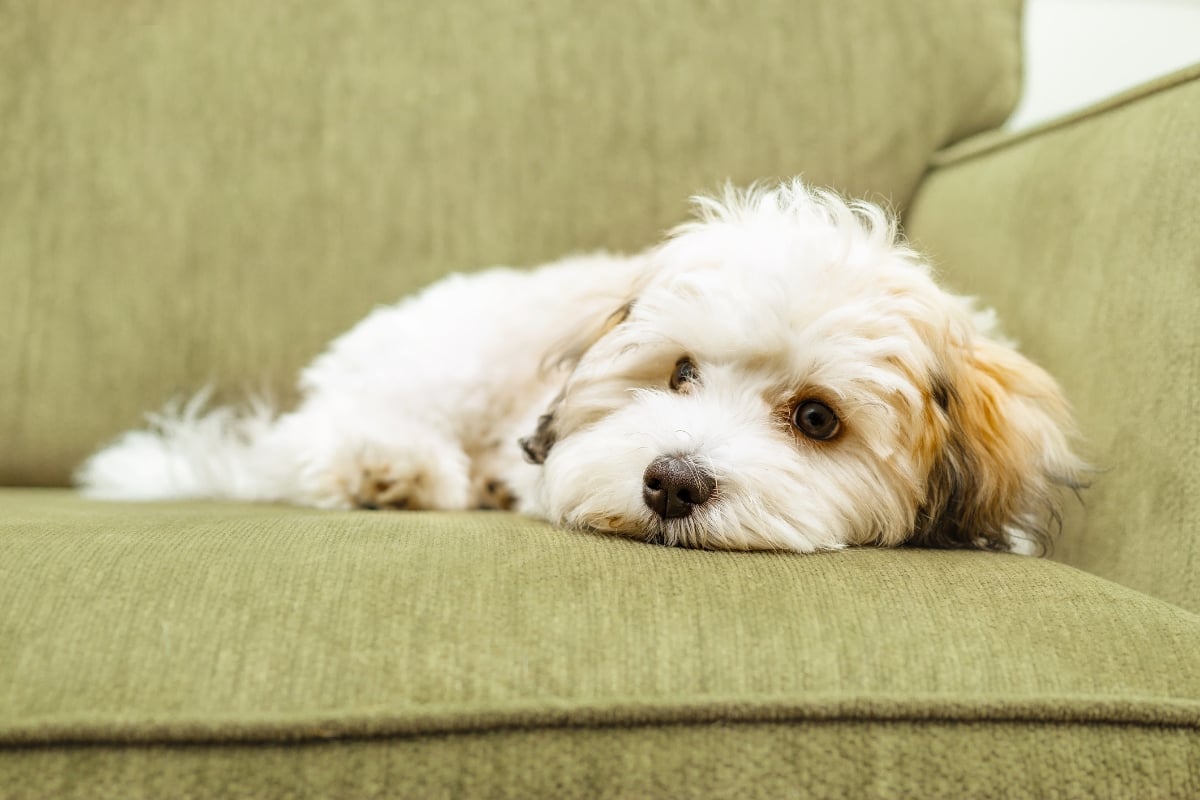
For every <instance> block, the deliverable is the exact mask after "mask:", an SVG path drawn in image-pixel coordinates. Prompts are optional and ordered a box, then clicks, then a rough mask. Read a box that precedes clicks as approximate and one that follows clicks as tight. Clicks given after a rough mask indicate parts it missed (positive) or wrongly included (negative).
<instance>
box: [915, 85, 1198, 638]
mask: <svg viewBox="0 0 1200 800" xmlns="http://www.w3.org/2000/svg"><path fill="white" fill-rule="evenodd" d="M1197 131H1200V66H1198V67H1196V68H1193V69H1191V70H1187V71H1184V72H1181V73H1178V74H1176V75H1173V76H1169V77H1167V78H1165V79H1163V80H1160V81H1158V82H1157V83H1155V84H1152V85H1150V86H1147V87H1144V88H1142V89H1139V90H1136V91H1134V92H1131V93H1129V94H1127V95H1124V96H1122V97H1119V98H1116V99H1115V100H1113V101H1111V102H1108V103H1105V104H1104V105H1102V106H1100V107H1098V108H1095V109H1092V110H1090V111H1087V112H1085V113H1082V114H1079V115H1076V116H1073V117H1071V118H1069V119H1066V120H1063V121H1061V122H1059V123H1056V124H1053V125H1050V126H1047V127H1045V128H1043V129H1039V130H1037V131H1033V132H1030V133H1027V134H1024V135H1020V136H1017V137H997V138H995V139H987V140H984V141H981V142H976V143H973V144H972V145H970V146H969V147H964V149H963V150H961V151H959V152H957V153H948V154H946V156H945V157H944V158H943V159H942V162H941V164H940V165H939V166H938V167H937V168H936V169H935V170H934V172H933V173H932V174H931V175H930V176H929V178H928V180H927V181H926V182H925V184H924V185H923V188H922V190H921V193H920V194H919V196H918V197H917V199H916V201H915V203H914V206H913V208H912V213H911V215H910V218H909V228H910V233H911V234H912V236H913V237H914V238H915V239H916V240H917V241H918V243H919V244H920V245H921V246H922V247H924V248H925V249H927V250H930V251H932V252H933V254H934V255H935V257H936V258H937V259H938V260H939V261H940V262H942V263H943V264H945V266H946V273H947V275H948V277H949V278H950V280H951V282H952V283H954V284H956V285H958V286H960V287H963V288H965V289H967V290H969V291H971V292H972V293H977V294H979V295H980V296H981V297H982V298H983V299H984V300H985V301H986V302H987V303H989V304H993V305H995V306H996V307H997V308H998V309H999V311H1000V316H1001V319H1003V320H1005V321H1006V323H1007V326H1008V328H1009V331H1010V332H1011V333H1012V334H1013V335H1015V336H1016V337H1017V338H1018V339H1020V340H1023V344H1024V346H1025V349H1026V350H1027V351H1028V352H1030V353H1031V354H1032V355H1033V356H1034V358H1035V359H1037V360H1038V361H1039V362H1041V363H1042V364H1044V365H1045V366H1046V367H1047V368H1048V369H1049V370H1050V372H1051V373H1053V374H1054V375H1055V376H1057V377H1058V378H1059V379H1060V380H1061V381H1062V383H1063V385H1064V387H1065V388H1066V392H1067V396H1068V397H1070V398H1071V399H1072V401H1073V402H1074V405H1075V407H1076V409H1077V410H1078V415H1079V419H1080V423H1081V428H1082V433H1083V435H1084V438H1085V445H1084V450H1085V453H1086V455H1087V456H1088V458H1089V459H1090V460H1091V461H1092V463H1094V464H1096V465H1097V466H1099V467H1100V468H1101V470H1102V471H1100V472H1098V473H1097V474H1096V475H1095V478H1094V485H1093V486H1092V488H1090V489H1089V490H1087V492H1086V493H1085V494H1084V496H1083V497H1084V504H1083V505H1082V506H1080V505H1078V504H1071V506H1070V507H1069V511H1070V514H1069V516H1068V518H1067V522H1066V525H1065V528H1064V531H1065V536H1064V537H1063V540H1062V541H1061V543H1060V545H1059V547H1058V549H1057V557H1058V558H1061V559H1063V560H1065V561H1066V562H1068V563H1070V564H1074V565H1075V566H1078V567H1080V568H1082V569H1085V570H1087V571H1089V572H1092V573H1095V574H1097V575H1102V576H1104V577H1107V578H1111V579H1112V580H1116V581H1120V582H1121V583H1124V584H1126V585H1129V586H1132V587H1135V588H1137V589H1141V590H1142V591H1145V592H1148V593H1150V594H1152V595H1154V596H1156V597H1160V598H1163V599H1165V600H1168V601H1170V602H1173V603H1178V604H1179V605H1181V606H1184V607H1185V608H1189V609H1191V610H1193V611H1200V423H1198V422H1197V420H1200V392H1197V387H1198V386H1200V211H1198V200H1200V189H1198V188H1197V187H1198V186H1200V146H1198V139H1197ZM1197 654H1198V657H1200V645H1197Z"/></svg>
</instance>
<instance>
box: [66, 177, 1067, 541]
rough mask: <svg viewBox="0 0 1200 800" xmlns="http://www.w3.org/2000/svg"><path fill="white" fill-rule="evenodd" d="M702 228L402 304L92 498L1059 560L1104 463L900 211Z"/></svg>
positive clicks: (796, 203)
mask: <svg viewBox="0 0 1200 800" xmlns="http://www.w3.org/2000/svg"><path fill="white" fill-rule="evenodd" d="M698 208H699V214H698V219H697V221H695V222H692V223H689V224H687V225H684V226H682V227H681V228H679V229H678V230H676V231H675V232H674V233H673V234H672V236H671V237H670V238H668V240H667V241H666V242H665V243H664V244H662V245H661V246H659V247H657V248H655V249H653V250H650V251H648V252H646V253H644V254H641V255H637V256H632V257H617V256H608V255H595V256H589V257H577V258H571V259H567V260H565V261H562V262H558V263H555V264H552V265H549V266H546V267H542V268H540V269H538V270H535V271H531V272H520V271H515V270H508V269H494V270H490V271H486V272H483V273H479V274H476V275H473V276H466V277H464V276H452V277H450V278H447V279H445V280H444V281H442V282H440V283H437V284H435V285H434V286H432V287H430V288H429V289H427V290H425V291H424V292H423V293H421V294H419V295H417V296H415V297H413V298H410V299H407V300H404V301H402V302H400V303H399V304H397V305H395V306H390V307H386V308H380V309H377V310H376V311H374V312H372V313H371V314H370V315H369V316H368V317H367V318H366V319H364V320H363V321H362V322H360V323H359V324H358V325H357V326H356V327H354V328H353V329H352V330H351V331H350V332H348V333H347V334H345V335H343V336H342V337H340V338H339V339H337V340H335V341H334V343H333V344H332V345H331V346H330V348H329V349H328V350H327V351H326V352H325V353H324V354H323V355H321V356H320V357H319V358H318V359H317V360H316V361H314V362H313V363H312V364H311V365H310V366H309V367H308V368H307V369H305V370H304V372H303V374H302V376H301V379H300V387H301V392H302V398H303V399H302V401H301V403H300V405H299V406H298V407H297V408H296V409H295V410H294V411H291V412H289V413H286V414H283V415H276V414H275V413H274V412H273V411H271V410H270V409H268V408H265V407H253V408H251V409H248V410H245V411H234V410H231V409H217V410H215V411H210V412H208V413H201V406H202V402H200V401H197V402H194V403H192V404H190V405H189V407H188V408H186V409H184V410H183V411H182V412H181V413H176V414H168V415H165V416H161V417H158V418H156V419H155V424H154V426H153V427H152V428H151V429H150V430H147V431H133V432H130V433H128V434H126V435H125V436H124V437H123V438H121V439H120V440H118V441H117V442H116V443H115V444H113V445H112V446H111V447H109V448H108V449H106V450H103V451H101V452H100V453H98V454H96V455H95V456H93V457H92V459H91V460H89V461H88V462H87V463H86V464H85V465H84V466H83V467H82V468H81V470H80V473H79V480H80V483H81V485H82V486H83V488H84V489H85V491H87V492H89V493H90V494H92V495H95V496H101V497H108V498H114V499H136V500H152V499H169V498H200V497H211V498H227V499H238V500H254V501H284V502H291V503H298V504H302V505H312V506H319V507H325V508H355V507H360V508H371V509H376V508H408V509H447V510H451V509H471V508H512V507H515V508H518V509H519V510H522V511H524V512H526V513H529V514H532V515H535V516H539V517H542V518H545V519H548V520H551V521H553V522H556V523H558V524H562V525H564V526H567V527H575V528H587V529H592V530H598V531H605V532H613V533H619V534H623V535H628V536H634V537H638V538H645V539H648V540H653V541H660V542H663V543H668V544H684V545H689V546H699V547H718V548H735V549H758V548H779V549H792V550H798V551H812V550H819V549H832V548H838V547H842V546H845V545H851V544H882V545H896V544H901V543H904V542H909V541H912V542H917V543H924V544H932V545H939V546H961V547H986V548H991V549H1008V548H1010V547H1018V548H1020V547H1021V546H1022V543H1023V542H1030V541H1032V542H1040V541H1041V540H1042V538H1043V534H1044V530H1045V523H1046V521H1047V520H1048V519H1053V518H1055V516H1056V511H1055V504H1054V503H1055V496H1056V488H1057V486H1059V485H1066V486H1076V485H1078V481H1079V475H1080V472H1081V470H1082V468H1083V467H1082V464H1081V463H1080V462H1079V460H1078V459H1077V458H1076V457H1075V456H1074V455H1073V454H1072V452H1071V448H1070V444H1069V438H1070V430H1071V427H1070V425H1071V423H1070V419H1069V413H1068V410H1067V407H1066V404H1065V402H1064V401H1063V400H1062V398H1061V396H1060V394H1059V392H1058V389H1057V387H1056V386H1055V384H1054V382H1053V381H1052V380H1051V379H1050V378H1049V376H1047V375H1046V374H1045V373H1044V372H1043V371H1042V370H1040V369H1039V368H1038V367H1036V366H1034V365H1033V364H1032V363H1030V362H1029V361H1027V360H1026V359H1024V358H1023V357H1022V356H1020V355H1018V354H1017V353H1016V351H1015V350H1013V349H1012V348H1011V347H1010V346H1009V345H1007V344H1006V343H1004V342H1003V341H1001V340H999V339H997V337H996V335H995V332H994V331H993V330H992V325H991V322H990V317H989V316H988V315H984V314H980V313H977V312H975V311H973V310H972V308H971V306H970V303H969V302H968V301H966V300H964V299H962V298H959V297H955V296H953V295H951V294H948V293H946V292H945V291H943V290H942V289H940V288H938V287H937V286H936V285H935V284H934V283H933V281H932V279H931V278H930V275H929V269H928V267H927V266H926V265H924V264H923V263H922V262H921V261H920V259H919V258H918V257H917V256H916V254H915V253H913V252H912V251H911V250H909V249H908V248H907V247H905V246H904V245H903V244H901V243H899V242H898V241H897V239H896V233H895V228H894V225H893V224H892V223H891V222H890V221H889V220H888V219H887V218H886V217H885V216H884V214H883V213H882V212H881V211H880V210H879V209H877V208H875V207H873V206H869V205H867V204H854V205H846V204H845V203H843V202H842V201H840V200H838V199H837V198H835V197H833V196H832V195H829V194H825V193H819V192H812V191H810V190H808V189H807V188H805V187H804V186H802V185H801V184H799V183H798V182H797V183H792V184H789V185H785V186H782V187H779V188H777V189H774V190H761V189H760V190H751V191H748V192H745V193H740V194H739V193H736V192H732V191H728V192H727V193H726V195H725V197H724V198H722V199H721V200H719V201H718V200H711V199H701V200H699V201H698ZM522 437H524V438H522Z"/></svg>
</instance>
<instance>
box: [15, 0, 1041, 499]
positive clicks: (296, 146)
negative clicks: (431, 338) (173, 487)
mask: <svg viewBox="0 0 1200 800" xmlns="http://www.w3.org/2000/svg"><path fill="white" fill-rule="evenodd" d="M1019 6H1020V3H1019V0H990V1H989V2H986V3H985V2H971V3H946V2H944V0H923V1H922V2H915V1H913V2H909V1H908V0H906V2H903V3H899V2H895V0H864V1H863V2H859V3H852V4H851V3H828V2H824V1H823V0H772V1H770V2H755V3H732V2H730V3H694V2H691V0H654V1H653V2H650V1H649V0H639V1H637V2H617V3H595V2H563V0H528V1H527V2H524V3H520V4H511V3H500V2H488V1H486V0H479V1H478V2H456V1H452V2H445V3H441V2H417V0H412V2H401V3H387V2H382V0H343V1H342V2H337V3H309V4H302V5H296V4H286V5H285V4H279V3H257V2H254V3H247V2H236V1H235V0H205V1H204V2H166V3H163V2H148V1H144V0H130V1H129V2H121V3H103V4H99V3H97V4H87V3H69V2H50V3H7V4H4V5H3V6H2V7H0V282H2V286H3V289H2V291H0V341H2V342H3V344H2V346H0V484H58V483H62V482H64V481H66V480H67V479H68V475H69V472H70V469H71V468H72V466H73V465H74V464H75V463H77V462H78V461H79V459H81V458H82V457H83V456H84V455H85V454H86V453H87V452H88V451H89V450H90V449H92V448H94V447H95V446H97V445H99V444H100V443H102V442H103V441H104V440H105V439H107V438H109V437H111V436H113V435H115V434H116V433H117V432H118V431H120V430H121V429H123V428H126V427H129V426H132V425H135V424H138V423H139V421H140V418H141V414H142V412H144V411H146V410H148V409H152V408H156V407H158V406H159V405H160V404H161V403H162V402H163V401H164V400H166V399H167V398H168V397H169V396H171V395H172V394H175V393H186V392H191V391H193V390H195V389H196V388H197V387H198V386H200V385H201V384H203V383H205V382H208V381H214V382H216V383H217V384H218V385H220V386H223V387H226V388H229V389H232V390H234V392H237V391H241V390H244V389H247V388H250V389H261V388H263V387H270V388H273V389H274V390H276V391H277V392H286V391H287V387H288V386H290V385H291V383H292V381H293V379H294V374H295V371H296V370H297V368H298V367H299V366H301V365H302V364H303V363H304V362H305V361H307V360H308V359H310V358H311V357H312V356H313V355H314V354H315V353H316V352H317V351H318V350H319V349H320V348H321V346H322V345H323V344H324V343H325V342H326V341H327V340H328V339H329V338H330V337H331V336H333V335H334V334H336V333H337V332H339V331H340V330H342V329H343V328H345V327H346V326H348V325H349V324H351V323H352V322H353V321H354V320H355V319H356V318H358V317H360V316H361V315H363V314H364V313H365V312H366V311H367V310H368V309H369V308H370V307H371V306H372V305H374V304H378V303H382V302H390V301H392V300H393V299H395V298H396V297H398V296H399V295H401V294H402V293H404V292H407V291H410V290H412V289H413V288H415V287H417V286H419V285H421V284H424V283H426V282H428V281H430V280H431V279H433V278H436V277H437V276H439V275H441V274H443V273H445V272H446V271H448V270H452V269H463V270H466V269H474V268H478V267H482V266H486V265H490V264H494V263H501V262H507V263H514V264H530V263H534V262H538V261H543V260H547V259H551V258H555V257H558V256H561V255H564V254H566V253H568V252H571V251H579V250H588V249H593V248H608V249H617V250H628V249H639V248H642V247H644V246H646V245H648V244H650V243H652V242H653V241H654V240H655V239H656V238H657V237H658V235H659V234H660V232H661V231H662V230H663V229H664V228H666V227H668V226H670V225H672V224H674V223H676V222H678V221H680V220H681V219H682V218H683V217H684V215H685V213H686V198H687V197H688V196H689V195H690V194H692V193H694V192H696V191H698V190H703V189H707V188H713V187H715V186H717V185H718V184H720V183H721V182H723V181H725V180H726V179H730V180H732V181H734V182H737V183H745V182H749V181H751V180H752V179H758V178H770V177H772V176H785V175H791V174H795V173H804V174H805V175H806V176H807V177H808V178H809V179H810V180H811V181H813V182H816V183H821V184H828V185H832V186H835V187H838V188H840V189H843V190H845V191H848V192H851V193H854V194H869V195H872V196H874V197H876V198H884V199H890V200H891V201H892V202H894V203H895V204H897V205H903V204H904V203H905V202H906V201H907V199H908V197H909V195H910V193H911V192H912V191H913V188H914V186H915V184H916V182H917V180H918V178H919V176H920V175H921V173H922V171H923V170H924V169H925V166H926V163H927V161H928V158H929V155H930V154H931V153H932V152H933V151H934V150H935V149H937V148H938V147H940V146H942V145H945V144H947V143H948V142H951V141H954V140H956V139H959V138H962V137H964V136H965V135H967V134H970V133H972V132H974V131H978V130H982V129H987V128H990V127H992V126H995V125H997V124H998V123H1000V122H1001V121H1002V120H1003V119H1004V117H1005V116H1006V114H1007V113H1008V111H1009V110H1010V108H1011V106H1012V105H1013V103H1014V101H1015V99H1016V94H1017V87H1018V83H1019V34H1018V29H1019V17H1020V7H1019Z"/></svg>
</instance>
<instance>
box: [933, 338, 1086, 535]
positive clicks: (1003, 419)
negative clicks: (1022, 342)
mask: <svg viewBox="0 0 1200 800" xmlns="http://www.w3.org/2000/svg"><path fill="white" fill-rule="evenodd" d="M954 361H956V362H957V363H955V364H948V365H947V367H948V368H947V370H946V372H945V374H944V375H942V376H939V377H938V378H936V379H935V380H934V381H933V382H932V390H931V392H930V394H931V396H932V398H933V401H934V403H933V406H934V407H933V408H932V409H931V410H930V413H931V415H932V416H933V417H936V419H931V420H930V422H931V425H930V426H929V429H930V430H931V431H937V433H936V434H932V435H933V436H934V437H935V438H937V439H938V442H937V445H938V446H937V447H935V448H933V465H932V468H931V470H930V474H929V479H928V485H927V488H926V498H925V503H924V505H923V507H922V508H921V509H920V511H919V513H918V519H917V525H916V530H915V532H914V536H913V540H912V542H913V543H914V544H919V545H926V546H932V547H974V548H983V549H988V550H1009V549H1027V548H1028V545H1032V546H1033V548H1034V549H1035V550H1037V551H1040V552H1045V551H1046V550H1047V548H1048V546H1049V544H1050V539H1051V534H1052V532H1053V529H1054V528H1055V527H1056V526H1058V525H1060V524H1061V515H1060V511H1059V499H1060V498H1059V495H1060V493H1061V492H1060V490H1061V488H1062V487H1066V488H1069V489H1074V490H1078V489H1080V488H1082V487H1083V485H1084V484H1083V480H1082V476H1083V473H1084V472H1085V470H1086V467H1085V465H1084V464H1083V462H1082V461H1080V459H1079V458H1078V457H1077V456H1076V455H1075V454H1074V452H1073V451H1072V448H1071V439H1072V437H1073V432H1074V427H1073V424H1072V421H1071V413H1070V409H1069V407H1068V405H1067V403H1066V400H1065V399H1064V398H1063V396H1062V393H1061V392H1060V390H1059V388H1058V385H1057V384H1056V383H1055V381H1054V379H1053V378H1051V377H1050V376H1049V375H1048V374H1047V373H1046V372H1045V371H1044V370H1042V369H1041V368H1040V367H1038V366H1037V365H1035V364H1034V363H1033V362H1031V361H1029V360H1028V359H1026V358H1025V357H1024V356H1022V355H1020V354H1019V353H1017V352H1016V351H1015V350H1014V349H1012V348H1010V347H1008V346H1006V345H1003V344H1000V343H997V342H993V341H988V340H978V341H976V342H974V343H973V345H972V346H971V347H970V348H969V350H967V351H966V352H963V353H961V354H960V355H959V357H958V358H955V359H954Z"/></svg>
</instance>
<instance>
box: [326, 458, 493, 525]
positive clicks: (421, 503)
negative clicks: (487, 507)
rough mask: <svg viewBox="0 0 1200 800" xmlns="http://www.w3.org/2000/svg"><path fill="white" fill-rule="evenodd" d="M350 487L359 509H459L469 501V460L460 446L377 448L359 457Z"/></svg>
mask: <svg viewBox="0 0 1200 800" xmlns="http://www.w3.org/2000/svg"><path fill="white" fill-rule="evenodd" d="M357 466H358V470H357V472H358V474H357V475H355V476H352V479H351V480H350V481H348V486H347V488H348V489H349V494H350V496H351V500H352V503H353V505H354V506H355V507H356V508H362V509H367V510H371V511H376V510H409V511H422V510H427V511H428V510H441V511H446V510H456V509H462V508H466V507H467V506H468V504H469V494H470V491H469V480H468V475H467V473H468V463H467V459H466V456H465V455H464V454H463V453H462V452H461V451H460V450H458V449H457V448H454V449H449V448H432V449H429V450H425V451H423V452H413V451H409V450H403V451H399V452H386V451H381V450H379V449H373V450H371V451H369V452H366V453H364V454H363V455H362V456H361V457H360V458H359V459H358V465H357Z"/></svg>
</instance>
